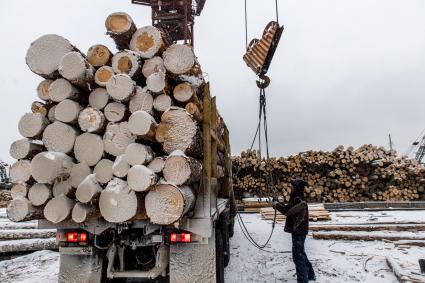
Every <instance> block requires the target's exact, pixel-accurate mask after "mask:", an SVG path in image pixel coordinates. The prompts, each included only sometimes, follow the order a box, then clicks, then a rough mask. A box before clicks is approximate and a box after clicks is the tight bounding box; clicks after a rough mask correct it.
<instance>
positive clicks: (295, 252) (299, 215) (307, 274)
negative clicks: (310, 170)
mask: <svg viewBox="0 0 425 283" xmlns="http://www.w3.org/2000/svg"><path fill="white" fill-rule="evenodd" d="M291 185H292V187H293V188H292V191H291V195H290V198H289V204H287V205H285V204H282V203H279V202H274V203H273V208H275V209H277V210H278V211H279V212H280V213H282V214H284V215H286V223H285V232H287V233H291V234H292V259H293V261H294V263H295V269H296V271H297V283H307V282H308V281H311V280H316V276H315V274H314V270H313V266H312V265H311V263H310V261H309V260H308V258H307V255H306V253H305V250H304V243H305V238H306V237H307V234H308V205H307V202H306V200H305V198H304V188H305V187H306V185H307V184H306V182H304V181H303V180H298V179H297V180H294V181H292V182H291Z"/></svg>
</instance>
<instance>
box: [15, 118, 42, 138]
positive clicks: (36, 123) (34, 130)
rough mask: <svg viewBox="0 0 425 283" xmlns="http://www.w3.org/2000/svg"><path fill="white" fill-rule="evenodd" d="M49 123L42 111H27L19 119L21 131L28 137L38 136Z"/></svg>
mask: <svg viewBox="0 0 425 283" xmlns="http://www.w3.org/2000/svg"><path fill="white" fill-rule="evenodd" d="M48 124H49V121H48V120H47V118H46V117H44V116H43V115H41V114H40V113H26V114H25V115H24V116H22V118H21V119H20V120H19V124H18V130H19V133H20V134H21V135H22V136H23V137H26V138H33V137H38V136H40V135H41V134H42V132H43V131H44V129H45V128H46V127H47V125H48Z"/></svg>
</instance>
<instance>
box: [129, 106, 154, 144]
mask: <svg viewBox="0 0 425 283" xmlns="http://www.w3.org/2000/svg"><path fill="white" fill-rule="evenodd" d="M157 127H158V124H157V123H156V121H155V118H154V117H152V116H151V115H150V114H149V113H147V112H145V111H136V112H134V113H133V114H132V115H131V116H130V118H129V119H128V130H129V131H130V132H132V133H133V134H134V135H137V136H139V137H140V138H142V139H145V140H148V141H152V140H154V139H155V131H156V128H157Z"/></svg>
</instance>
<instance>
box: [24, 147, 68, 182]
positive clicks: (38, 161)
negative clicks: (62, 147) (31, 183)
mask: <svg viewBox="0 0 425 283" xmlns="http://www.w3.org/2000/svg"><path fill="white" fill-rule="evenodd" d="M73 165H74V164H73V162H72V158H71V157H69V156H67V155H66V154H64V153H61V152H41V153H39V154H37V155H36V156H35V157H34V158H33V160H32V161H31V174H32V176H33V177H34V179H35V180H36V181H37V182H39V183H46V184H49V183H51V182H53V181H54V180H55V179H56V178H59V177H63V176H66V175H69V174H70V173H71V169H72V166H73Z"/></svg>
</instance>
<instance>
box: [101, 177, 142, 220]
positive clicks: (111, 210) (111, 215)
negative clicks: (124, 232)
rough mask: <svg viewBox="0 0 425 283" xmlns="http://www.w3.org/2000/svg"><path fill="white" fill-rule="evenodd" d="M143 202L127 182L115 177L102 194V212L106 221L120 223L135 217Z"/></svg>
mask: <svg viewBox="0 0 425 283" xmlns="http://www.w3.org/2000/svg"><path fill="white" fill-rule="evenodd" d="M142 206H143V203H142V202H141V201H140V200H139V198H138V196H137V195H136V193H135V192H134V191H132V190H131V189H130V187H129V186H128V184H127V182H125V181H123V180H121V179H118V178H115V179H113V180H112V181H110V182H109V183H108V185H107V186H106V188H105V189H104V190H103V191H102V193H101V194H100V199H99V208H100V213H101V214H102V216H103V218H105V220H106V221H109V222H112V223H120V222H124V221H128V220H130V219H132V218H134V217H135V216H136V215H137V214H138V212H140V209H141V208H142Z"/></svg>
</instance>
